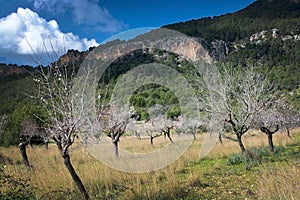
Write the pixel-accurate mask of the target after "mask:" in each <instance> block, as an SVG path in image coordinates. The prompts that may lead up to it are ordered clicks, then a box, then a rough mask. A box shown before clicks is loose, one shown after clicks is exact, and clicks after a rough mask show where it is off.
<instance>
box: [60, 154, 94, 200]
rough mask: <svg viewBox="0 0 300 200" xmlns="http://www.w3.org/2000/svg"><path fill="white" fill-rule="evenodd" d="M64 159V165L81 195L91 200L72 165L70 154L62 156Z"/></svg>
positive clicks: (86, 199)
mask: <svg viewBox="0 0 300 200" xmlns="http://www.w3.org/2000/svg"><path fill="white" fill-rule="evenodd" d="M62 157H63V158H64V164H65V166H66V167H67V169H68V171H69V173H70V175H71V176H72V179H73V181H74V182H75V184H76V186H77V187H78V189H79V191H80V193H81V194H82V196H83V198H84V199H85V200H88V199H89V195H88V193H87V191H86V189H85V187H84V185H83V183H82V181H81V179H80V178H79V176H78V175H77V173H76V171H75V169H74V167H73V165H72V163H71V159H70V156H69V154H64V155H62Z"/></svg>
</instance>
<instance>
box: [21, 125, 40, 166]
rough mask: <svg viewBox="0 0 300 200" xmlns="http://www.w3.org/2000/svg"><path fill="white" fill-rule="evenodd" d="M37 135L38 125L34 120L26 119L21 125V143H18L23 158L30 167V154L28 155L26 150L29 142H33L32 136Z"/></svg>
mask: <svg viewBox="0 0 300 200" xmlns="http://www.w3.org/2000/svg"><path fill="white" fill-rule="evenodd" d="M35 135H37V125H36V123H35V122H34V121H32V120H29V119H28V120H25V121H23V122H22V123H21V127H20V136H21V138H20V140H21V141H20V143H19V145H18V147H19V149H20V152H21V155H22V158H23V162H24V164H25V166H26V167H30V164H29V160H28V156H27V152H26V147H27V145H28V144H31V141H30V140H31V138H32V137H33V136H35Z"/></svg>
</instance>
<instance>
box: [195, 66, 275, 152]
mask: <svg viewBox="0 0 300 200" xmlns="http://www.w3.org/2000/svg"><path fill="white" fill-rule="evenodd" d="M205 73H208V75H206V76H205V77H211V79H210V80H208V79H207V80H205V82H206V87H207V88H208V91H209V94H207V95H204V97H202V101H201V102H203V110H204V111H206V112H207V113H209V114H211V115H214V119H212V120H218V122H215V126H217V124H219V123H220V122H222V121H223V123H224V127H225V133H221V136H220V137H224V138H227V139H230V140H232V141H234V142H237V143H238V144H239V147H240V149H241V151H242V152H245V150H246V149H245V146H244V144H243V141H242V136H243V135H244V134H245V133H246V132H247V131H248V130H249V129H250V128H251V126H252V124H253V123H254V121H255V117H256V113H258V112H259V110H261V109H262V108H263V107H264V105H266V103H267V102H269V101H270V98H269V96H268V94H269V93H270V91H271V89H270V85H269V83H268V81H267V78H266V76H265V75H263V74H260V73H258V72H257V69H256V68H255V67H253V66H247V67H243V68H241V67H236V68H228V67H227V68H226V67H225V66H224V67H223V68H222V69H221V71H220V73H213V75H211V76H209V73H212V72H210V71H208V72H205ZM216 116H217V117H216ZM212 123H214V122H212ZM231 133H233V134H234V135H235V138H234V137H232V136H231Z"/></svg>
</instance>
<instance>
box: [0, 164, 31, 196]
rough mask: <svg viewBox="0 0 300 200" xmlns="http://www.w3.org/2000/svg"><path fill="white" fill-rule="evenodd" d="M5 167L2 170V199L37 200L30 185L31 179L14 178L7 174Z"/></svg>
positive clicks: (0, 173) (0, 179) (0, 181)
mask: <svg viewBox="0 0 300 200" xmlns="http://www.w3.org/2000/svg"><path fill="white" fill-rule="evenodd" d="M4 168H5V166H4V167H1V168H0V199H5V200H26V199H30V200H33V199H36V198H35V195H34V193H33V190H32V188H31V187H30V185H29V184H28V181H29V179H21V178H14V177H12V176H10V175H7V174H5V172H4Z"/></svg>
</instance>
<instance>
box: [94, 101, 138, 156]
mask: <svg viewBox="0 0 300 200" xmlns="http://www.w3.org/2000/svg"><path fill="white" fill-rule="evenodd" d="M102 107H103V106H102ZM109 107H110V108H109V109H102V110H100V113H101V114H100V115H102V116H100V117H99V118H102V120H100V121H99V122H100V123H102V125H101V126H102V127H104V128H103V129H104V132H106V135H107V136H108V137H110V138H111V140H112V143H113V146H114V152H115V156H116V157H119V147H118V144H119V142H120V138H121V136H122V135H123V134H124V133H125V131H126V127H127V125H128V124H129V122H130V121H131V120H132V118H133V116H135V115H134V109H133V108H132V107H129V106H127V105H117V104H116V103H114V102H111V103H110V105H109Z"/></svg>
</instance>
